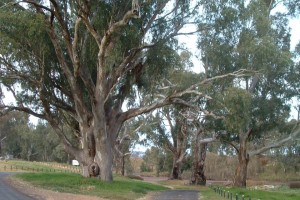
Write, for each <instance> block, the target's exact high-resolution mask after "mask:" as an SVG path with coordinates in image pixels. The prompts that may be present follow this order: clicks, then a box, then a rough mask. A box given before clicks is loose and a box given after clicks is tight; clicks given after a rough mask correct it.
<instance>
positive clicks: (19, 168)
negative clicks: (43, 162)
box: [0, 165, 81, 173]
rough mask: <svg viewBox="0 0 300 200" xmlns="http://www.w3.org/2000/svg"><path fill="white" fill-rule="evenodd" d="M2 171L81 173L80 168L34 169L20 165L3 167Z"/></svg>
mask: <svg viewBox="0 0 300 200" xmlns="http://www.w3.org/2000/svg"><path fill="white" fill-rule="evenodd" d="M0 171H4V172H5V171H7V172H8V171H9V172H13V171H15V172H20V171H22V172H51V173H81V169H80V167H75V166H51V165H49V166H48V167H46V166H45V167H42V166H37V167H32V166H18V165H3V166H1V167H0Z"/></svg>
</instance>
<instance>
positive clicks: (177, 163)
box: [171, 153, 182, 179]
mask: <svg viewBox="0 0 300 200" xmlns="http://www.w3.org/2000/svg"><path fill="white" fill-rule="evenodd" d="M181 166H182V161H181V160H180V156H179V155H178V154H177V153H175V154H174V155H173V168H172V173H171V179H181Z"/></svg>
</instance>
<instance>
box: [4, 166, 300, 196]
mask: <svg viewBox="0 0 300 200" xmlns="http://www.w3.org/2000/svg"><path fill="white" fill-rule="evenodd" d="M8 164H11V165H12V166H13V165H18V166H23V167H24V168H25V167H29V168H33V167H35V168H42V167H46V168H47V169H50V168H52V170H53V169H62V168H68V167H70V166H65V165H60V164H55V163H54V164H53V163H52V164H51V163H46V164H45V163H37V162H24V161H8V162H5V163H4V161H0V171H3V166H4V165H8ZM13 171H14V170H13ZM17 178H20V179H22V180H24V181H28V182H30V183H32V184H33V185H35V186H37V187H41V188H45V189H49V190H53V191H59V192H68V193H75V194H88V195H95V196H99V197H103V198H107V199H115V200H127V199H137V198H140V197H142V196H144V195H145V194H146V193H148V192H152V191H161V190H166V189H168V188H167V187H171V188H173V189H192V190H199V191H200V192H201V200H209V199H214V200H223V199H225V198H223V197H221V196H219V195H218V194H216V193H215V192H214V191H213V190H212V189H211V188H209V187H203V186H190V185H188V184H187V183H186V181H176V180H168V181H161V182H159V185H154V184H150V183H145V182H143V181H138V180H132V179H129V178H126V177H120V176H115V177H114V181H113V182H112V183H105V182H101V181H99V180H98V179H95V178H91V179H87V178H83V177H81V176H80V175H79V174H75V173H43V172H38V173H23V174H18V175H17ZM226 191H230V192H232V193H234V194H235V193H238V194H239V195H240V196H241V195H245V197H247V196H249V195H250V196H251V198H252V200H258V199H260V200H264V199H265V200H298V199H300V190H299V189H298V190H291V189H289V188H288V187H286V186H282V187H279V188H275V189H272V190H269V191H264V190H254V189H253V188H250V189H240V188H226Z"/></svg>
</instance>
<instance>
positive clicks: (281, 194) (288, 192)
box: [223, 186, 300, 200]
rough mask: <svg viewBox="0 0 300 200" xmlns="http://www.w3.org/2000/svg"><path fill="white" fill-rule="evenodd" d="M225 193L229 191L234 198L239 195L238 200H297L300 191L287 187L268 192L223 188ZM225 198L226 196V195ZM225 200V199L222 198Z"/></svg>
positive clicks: (299, 197) (299, 196)
mask: <svg viewBox="0 0 300 200" xmlns="http://www.w3.org/2000/svg"><path fill="white" fill-rule="evenodd" d="M223 190H225V191H226V193H227V192H228V191H229V192H231V193H232V194H233V197H235V194H238V195H239V198H241V197H242V195H244V198H245V199H249V197H251V199H252V200H261V199H268V200H299V199H300V190H299V189H298V190H297V189H289V188H288V187H287V186H281V187H278V188H276V189H270V190H259V189H253V188H247V189H246V188H225V189H224V188H223ZM226 197H227V195H226ZM223 199H225V198H223Z"/></svg>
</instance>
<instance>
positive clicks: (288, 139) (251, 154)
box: [249, 126, 300, 157]
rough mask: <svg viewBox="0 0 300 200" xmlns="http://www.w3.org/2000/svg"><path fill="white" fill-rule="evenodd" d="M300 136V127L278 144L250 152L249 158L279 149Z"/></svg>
mask: <svg viewBox="0 0 300 200" xmlns="http://www.w3.org/2000/svg"><path fill="white" fill-rule="evenodd" d="M299 134H300V126H298V127H297V128H296V129H295V130H293V131H292V133H291V134H290V135H289V136H288V137H286V138H284V139H282V140H280V141H277V142H276V143H273V144H269V145H267V146H264V147H262V148H260V149H258V150H255V151H251V152H249V156H250V157H252V156H255V155H258V154H261V153H264V152H266V151H268V150H270V149H274V148H279V147H281V146H283V145H284V144H286V143H288V142H290V141H292V140H293V139H295V138H296V137H297V136H298V135H299Z"/></svg>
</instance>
